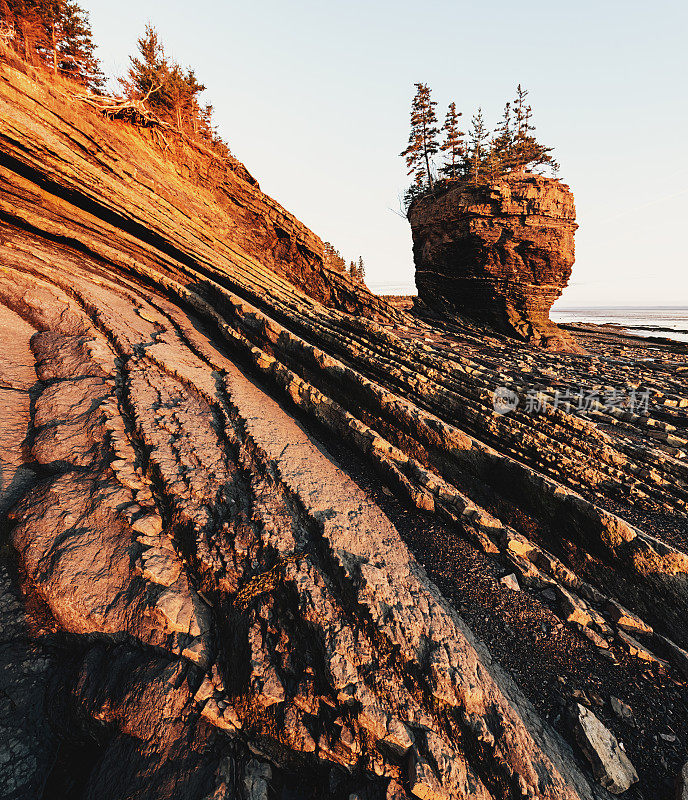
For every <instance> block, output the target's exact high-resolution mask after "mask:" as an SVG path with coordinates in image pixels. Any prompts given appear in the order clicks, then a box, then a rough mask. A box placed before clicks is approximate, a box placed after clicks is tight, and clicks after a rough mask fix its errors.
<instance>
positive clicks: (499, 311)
mask: <svg viewBox="0 0 688 800" xmlns="http://www.w3.org/2000/svg"><path fill="white" fill-rule="evenodd" d="M408 218H409V221H410V223H411V229H412V232H413V254H414V260H415V265H416V286H417V287H418V297H419V300H420V302H421V304H423V305H425V306H426V308H427V309H428V310H430V311H432V312H435V313H437V312H439V313H441V314H442V315H447V314H449V315H454V316H458V317H464V318H468V319H469V320H471V321H473V322H477V323H478V324H480V325H484V326H487V327H489V328H490V329H492V330H494V331H497V332H499V333H503V334H506V335H508V336H512V337H515V338H518V339H521V340H524V341H527V342H530V343H532V344H535V345H538V346H541V347H545V348H547V349H551V350H559V351H568V352H575V351H577V350H578V346H577V345H576V343H575V342H574V341H573V339H572V338H571V337H570V336H569V335H568V334H567V333H566V332H565V331H563V330H562V329H561V328H559V327H558V326H557V325H556V324H554V323H553V322H551V321H550V319H549V310H550V308H551V306H552V304H553V303H554V301H555V300H556V299H557V298H558V297H559V295H560V294H561V293H562V291H563V289H564V288H565V287H566V285H567V283H568V281H569V278H570V277H571V268H572V266H573V262H574V258H575V256H574V241H573V237H574V233H575V231H576V228H577V227H578V226H577V224H576V209H575V205H574V201H573V194H572V193H571V191H570V189H569V187H568V186H566V185H565V184H563V183H561V182H560V181H558V180H555V179H553V178H545V177H543V176H541V175H534V174H530V173H511V174H508V175H505V176H502V177H500V178H499V179H498V180H496V181H495V182H493V183H490V184H487V185H478V186H474V185H471V184H470V183H468V182H466V181H457V182H455V183H451V184H449V187H448V188H442V189H439V190H437V191H435V192H434V193H428V194H426V195H423V196H422V197H419V198H416V199H415V200H414V201H413V202H412V203H411V206H410V207H409V211H408Z"/></svg>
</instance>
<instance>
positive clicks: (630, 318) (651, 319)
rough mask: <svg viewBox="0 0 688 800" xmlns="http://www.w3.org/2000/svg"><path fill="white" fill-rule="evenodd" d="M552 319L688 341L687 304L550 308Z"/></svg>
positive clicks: (636, 334) (638, 334) (637, 334)
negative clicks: (652, 306) (612, 326)
mask: <svg viewBox="0 0 688 800" xmlns="http://www.w3.org/2000/svg"><path fill="white" fill-rule="evenodd" d="M549 316H550V319H551V320H552V321H553V322H591V323H594V324H595V325H616V326H618V327H619V328H623V329H624V330H625V331H627V332H628V333H632V334H633V335H634V336H657V337H661V338H663V339H673V340H674V341H677V342H688V307H686V306H683V307H673V308H672V307H661V308H660V307H654V308H562V309H561V310H559V311H550V314H549Z"/></svg>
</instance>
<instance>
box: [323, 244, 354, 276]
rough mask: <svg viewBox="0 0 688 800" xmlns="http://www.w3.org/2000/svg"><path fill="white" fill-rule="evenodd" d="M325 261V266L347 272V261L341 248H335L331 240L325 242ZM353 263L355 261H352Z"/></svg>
mask: <svg viewBox="0 0 688 800" xmlns="http://www.w3.org/2000/svg"><path fill="white" fill-rule="evenodd" d="M324 245H325V248H324V250H323V261H324V262H325V266H328V267H329V268H330V269H333V270H336V271H337V272H346V271H347V269H346V261H344V259H343V258H342V256H341V253H340V252H339V250H337V249H335V248H334V247H333V246H332V245H331V244H330V243H329V242H324ZM351 263H352V264H353V262H351Z"/></svg>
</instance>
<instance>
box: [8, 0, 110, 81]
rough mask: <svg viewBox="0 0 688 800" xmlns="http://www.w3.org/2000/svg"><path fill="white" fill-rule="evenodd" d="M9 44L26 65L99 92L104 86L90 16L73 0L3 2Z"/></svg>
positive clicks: (14, 0)
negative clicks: (42, 69) (37, 65)
mask: <svg viewBox="0 0 688 800" xmlns="http://www.w3.org/2000/svg"><path fill="white" fill-rule="evenodd" d="M0 20H1V21H2V22H3V23H5V26H6V29H7V30H8V31H10V32H11V35H8V36H7V43H8V44H9V45H10V46H12V47H13V48H14V50H15V51H16V52H17V53H18V54H19V55H20V56H22V58H24V59H25V60H26V61H28V62H29V63H33V64H43V65H44V66H45V67H47V68H48V69H50V70H51V71H52V72H54V73H55V74H56V75H57V74H60V75H65V76H66V77H68V78H71V79H72V80H74V81H76V82H77V83H80V84H82V85H83V86H86V87H88V88H90V89H91V90H96V91H97V90H98V89H100V87H101V86H102V84H103V74H102V72H101V71H100V65H99V63H98V59H97V58H96V56H95V44H94V42H93V36H92V33H91V26H90V23H89V20H88V14H87V12H86V11H84V10H83V9H82V8H81V6H79V4H78V3H76V2H73V0H0Z"/></svg>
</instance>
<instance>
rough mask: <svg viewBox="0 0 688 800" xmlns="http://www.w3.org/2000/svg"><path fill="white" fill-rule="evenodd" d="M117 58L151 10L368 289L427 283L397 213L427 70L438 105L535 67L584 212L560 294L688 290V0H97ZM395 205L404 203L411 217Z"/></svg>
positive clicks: (109, 52)
mask: <svg viewBox="0 0 688 800" xmlns="http://www.w3.org/2000/svg"><path fill="white" fill-rule="evenodd" d="M81 4H82V6H83V7H85V8H86V9H88V10H89V12H90V16H91V23H92V26H93V31H94V36H95V39H96V41H97V42H98V44H99V54H100V57H101V59H102V61H103V65H104V68H105V70H106V72H107V73H108V74H110V75H112V74H123V73H124V72H125V70H126V68H127V64H128V56H129V55H130V54H131V53H133V52H134V51H135V47H136V38H137V37H138V36H139V35H140V34H141V33H142V31H143V29H144V26H145V24H146V23H147V22H150V23H152V24H153V25H155V27H156V28H157V29H158V31H159V33H160V36H161V38H162V40H163V42H164V43H165V45H166V47H167V49H168V52H169V53H170V54H171V55H172V56H173V57H174V58H176V59H177V60H178V61H179V62H180V63H181V64H182V65H184V66H193V67H194V68H195V70H196V73H197V75H198V77H199V79H200V80H201V81H202V82H203V83H205V84H206V86H207V87H208V91H207V92H206V95H205V98H204V99H205V100H206V101H207V102H211V103H213V105H214V106H215V109H216V121H217V123H218V125H219V127H220V130H221V133H222V134H223V136H224V137H225V138H226V139H227V140H228V142H229V144H230V147H231V149H232V152H233V153H234V154H235V155H236V156H237V157H238V158H239V159H241V160H242V161H243V162H244V163H245V164H246V166H247V167H248V168H249V170H250V171H251V172H252V173H253V174H254V175H255V177H256V178H257V179H258V180H259V181H260V184H261V187H262V188H263V190H264V191H266V192H268V194H270V195H272V196H273V197H274V198H275V199H277V200H278V201H279V202H280V203H282V204H283V205H284V206H285V207H286V208H287V209H288V210H289V211H291V212H292V213H294V214H295V215H296V216H297V217H298V218H299V219H301V220H302V221H303V222H304V223H305V224H306V225H308V226H309V227H310V228H312V229H313V230H314V231H315V232H316V233H317V234H318V235H319V236H320V237H321V238H323V239H325V240H329V241H331V242H332V243H333V244H334V246H335V247H337V248H338V249H339V250H340V251H341V253H342V255H343V256H344V257H345V258H347V260H348V259H352V258H356V257H358V256H359V255H362V256H363V258H364V260H365V263H366V270H367V280H368V283H369V284H370V286H371V288H373V289H374V290H375V291H380V292H392V293H396V292H399V293H411V292H413V291H414V283H413V259H412V254H411V236H410V230H409V226H408V223H407V222H406V220H405V219H403V218H402V217H400V216H399V210H400V202H399V198H400V196H401V195H403V191H404V189H405V186H406V185H407V179H406V175H405V172H406V170H405V167H404V164H403V161H402V159H401V158H399V157H398V153H399V152H400V151H401V150H402V149H403V148H404V147H405V145H406V140H407V138H408V117H409V108H410V102H411V98H412V95H413V91H414V90H413V84H414V82H417V81H423V82H426V83H428V84H429V85H430V87H431V88H432V90H433V96H434V99H435V100H437V101H438V106H437V110H438V116H440V117H441V118H443V117H444V113H445V109H446V105H447V104H448V103H449V102H450V101H451V100H455V101H456V103H457V107H458V109H459V110H463V113H464V118H463V119H464V120H465V119H466V118H468V119H469V120H470V116H471V114H472V112H473V111H474V110H475V109H476V107H477V106H478V105H482V107H483V111H484V113H485V114H486V116H487V120H488V123H489V124H490V126H494V124H496V122H497V121H498V118H499V116H500V114H501V111H502V108H503V105H504V102H505V101H506V100H508V99H511V98H512V96H513V94H514V87H515V86H516V84H517V83H519V82H521V83H522V84H523V85H524V86H525V87H527V88H528V89H529V90H530V96H529V99H530V101H531V103H532V105H533V109H534V122H535V124H536V126H537V131H536V136H538V138H539V139H540V141H542V142H543V143H544V144H548V145H554V146H555V156H556V157H557V158H558V160H559V161H560V163H561V178H562V179H563V180H564V181H565V182H566V183H568V184H569V185H570V186H571V188H572V190H573V192H574V195H575V198H576V206H577V211H578V221H579V223H580V228H579V230H578V233H577V235H576V250H577V259H576V264H575V265H574V272H573V276H572V279H571V284H570V286H569V288H568V289H567V290H566V292H565V294H564V295H563V297H562V298H561V300H560V301H559V302H558V304H557V305H558V307H567V306H579V305H591V306H594V305H687V306H688V258H687V256H686V253H687V252H688V243H687V242H686V238H687V234H688V224H687V221H688V154H687V150H686V144H687V142H688V135H687V134H688V91H687V89H688V87H687V86H686V79H687V78H688V55H687V54H688V47H687V46H686V39H687V38H688V4H686V3H685V2H684V0H672V1H669V0H655V2H653V3H650V2H638V1H637V0H594V1H593V0H578V2H576V3H570V2H561V0H520V1H519V2H514V1H513V0H491V2H472V3H466V2H460V0H459V1H457V0H453V1H452V0H434V1H433V0H426V1H425V2H424V3H419V2H409V0H394V2H392V0H365V2H364V1H363V0H346V1H345V2H331V1H330V2H327V0H325V1H323V0H320V1H316V0H307V1H306V2H304V1H303V0H292V2H284V0H280V1H279V2H278V0H261V2H255V0H253V1H252V0H242V2H219V0H194V2H188V0H185V2H181V0H117V2H112V0H108V1H107V2H105V0H82V2H81ZM395 212H396V213H395Z"/></svg>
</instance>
